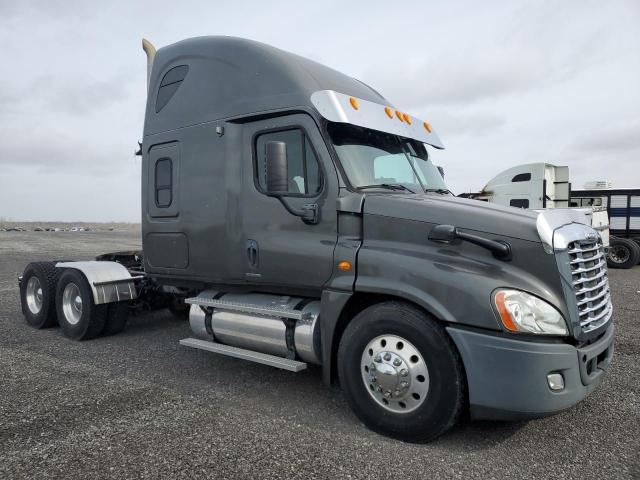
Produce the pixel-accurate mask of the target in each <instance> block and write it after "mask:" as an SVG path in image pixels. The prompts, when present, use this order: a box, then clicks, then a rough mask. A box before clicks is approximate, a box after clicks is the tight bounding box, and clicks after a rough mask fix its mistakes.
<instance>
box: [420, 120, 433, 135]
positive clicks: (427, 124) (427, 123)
mask: <svg viewBox="0 0 640 480" xmlns="http://www.w3.org/2000/svg"><path fill="white" fill-rule="evenodd" d="M422 126H423V127H424V129H425V130H426V131H427V132H429V133H431V125H429V122H423V123H422Z"/></svg>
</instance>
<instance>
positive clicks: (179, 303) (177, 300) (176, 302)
mask: <svg viewBox="0 0 640 480" xmlns="http://www.w3.org/2000/svg"><path fill="white" fill-rule="evenodd" d="M167 308H168V309H169V311H170V312H171V313H173V314H174V315H175V316H176V317H178V318H181V319H183V320H187V319H188V318H189V309H190V308H191V305H187V304H186V303H184V298H182V297H173V298H171V299H170V300H169V301H168V302H167Z"/></svg>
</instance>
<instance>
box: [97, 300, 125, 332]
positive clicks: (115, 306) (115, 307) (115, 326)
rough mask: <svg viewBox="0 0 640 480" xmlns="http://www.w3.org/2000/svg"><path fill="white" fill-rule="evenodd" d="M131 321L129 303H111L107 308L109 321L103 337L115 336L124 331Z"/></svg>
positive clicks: (105, 325)
mask: <svg viewBox="0 0 640 480" xmlns="http://www.w3.org/2000/svg"><path fill="white" fill-rule="evenodd" d="M128 319H129V304H128V303H127V302H115V303H110V304H108V306H107V319H106V321H105V324H104V329H103V330H102V335H115V334H116V333H120V332H122V331H123V330H124V327H125V325H126V324H127V320H128Z"/></svg>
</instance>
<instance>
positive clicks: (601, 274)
mask: <svg viewBox="0 0 640 480" xmlns="http://www.w3.org/2000/svg"><path fill="white" fill-rule="evenodd" d="M606 274H607V271H606V270H604V269H603V270H602V271H601V272H600V273H598V274H597V275H594V276H593V277H589V278H578V279H577V280H574V281H573V284H574V285H580V284H581V283H586V282H593V281H594V280H597V279H598V278H602V277H604V276H605V275H606Z"/></svg>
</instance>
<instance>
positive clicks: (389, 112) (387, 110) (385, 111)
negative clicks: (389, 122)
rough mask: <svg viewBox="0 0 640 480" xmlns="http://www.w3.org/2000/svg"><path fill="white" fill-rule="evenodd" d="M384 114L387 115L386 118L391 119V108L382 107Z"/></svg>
mask: <svg viewBox="0 0 640 480" xmlns="http://www.w3.org/2000/svg"><path fill="white" fill-rule="evenodd" d="M384 113H386V114H387V117H389V118H391V119H393V110H391V107H384Z"/></svg>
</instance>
